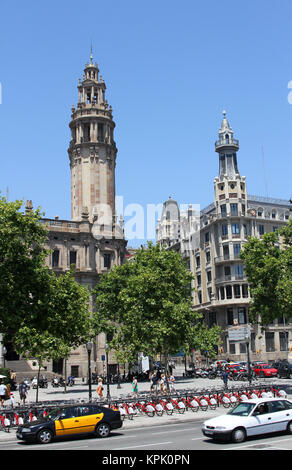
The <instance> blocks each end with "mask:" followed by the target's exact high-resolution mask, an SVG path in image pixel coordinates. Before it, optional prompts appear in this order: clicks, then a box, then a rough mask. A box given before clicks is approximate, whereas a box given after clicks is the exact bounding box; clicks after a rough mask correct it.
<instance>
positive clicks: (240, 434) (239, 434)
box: [231, 428, 246, 443]
mask: <svg viewBox="0 0 292 470" xmlns="http://www.w3.org/2000/svg"><path fill="white" fill-rule="evenodd" d="M245 439H246V432H245V429H244V428H236V429H234V430H233V432H232V435H231V440H232V442H236V443H239V442H243V441H245Z"/></svg>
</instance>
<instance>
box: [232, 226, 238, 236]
mask: <svg viewBox="0 0 292 470" xmlns="http://www.w3.org/2000/svg"><path fill="white" fill-rule="evenodd" d="M231 229H232V234H233V235H235V234H236V235H238V234H239V224H232V225H231Z"/></svg>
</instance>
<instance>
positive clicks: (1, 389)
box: [0, 382, 7, 408]
mask: <svg viewBox="0 0 292 470" xmlns="http://www.w3.org/2000/svg"><path fill="white" fill-rule="evenodd" d="M6 393H7V387H6V385H5V384H3V383H2V382H1V383H0V400H1V407H2V408H3V406H4V400H5V398H6Z"/></svg>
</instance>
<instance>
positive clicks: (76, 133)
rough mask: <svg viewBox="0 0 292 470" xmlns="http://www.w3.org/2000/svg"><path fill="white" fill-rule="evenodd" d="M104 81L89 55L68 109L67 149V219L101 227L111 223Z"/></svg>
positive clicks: (109, 121) (110, 135)
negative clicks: (75, 99)
mask: <svg viewBox="0 0 292 470" xmlns="http://www.w3.org/2000/svg"><path fill="white" fill-rule="evenodd" d="M105 90H106V86H105V82H104V80H103V78H102V76H101V75H99V69H98V66H97V64H96V63H93V57H92V52H91V56H90V63H87V64H86V65H85V69H84V75H83V79H82V80H80V79H79V83H78V104H77V109H76V108H75V106H74V105H73V106H72V115H71V122H70V124H69V126H70V129H71V141H70V146H69V149H68V153H69V159H70V168H71V217H72V220H74V221H79V220H81V219H82V213H83V212H84V209H85V208H87V209H86V211H88V215H89V221H90V222H96V221H97V223H98V224H101V225H102V226H106V225H111V224H112V223H113V221H114V220H115V164H116V155H117V147H116V144H115V141H114V128H115V123H114V121H113V115H112V108H111V106H109V105H108V102H107V101H106V98H105Z"/></svg>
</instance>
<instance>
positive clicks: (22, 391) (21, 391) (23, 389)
mask: <svg viewBox="0 0 292 470" xmlns="http://www.w3.org/2000/svg"><path fill="white" fill-rule="evenodd" d="M19 396H20V400H22V401H23V404H24V405H25V400H26V396H27V385H26V383H25V382H24V380H23V381H22V382H21V384H20V385H19Z"/></svg>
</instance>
